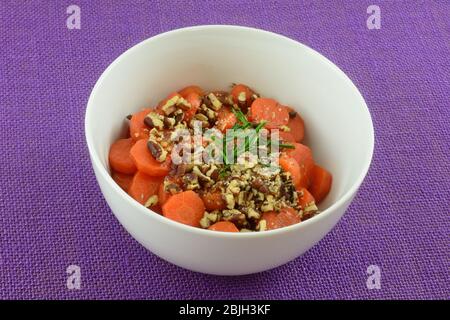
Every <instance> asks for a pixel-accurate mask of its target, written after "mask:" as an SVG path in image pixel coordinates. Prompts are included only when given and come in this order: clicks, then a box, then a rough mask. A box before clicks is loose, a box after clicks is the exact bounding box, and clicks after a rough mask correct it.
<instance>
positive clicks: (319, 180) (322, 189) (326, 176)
mask: <svg viewBox="0 0 450 320" xmlns="http://www.w3.org/2000/svg"><path fill="white" fill-rule="evenodd" d="M332 180H333V178H332V176H331V173H329V172H328V171H327V170H325V169H324V168H322V167H320V166H318V165H315V166H314V168H313V170H312V181H311V187H310V188H309V191H310V192H311V194H312V195H313V197H314V199H316V203H319V202H321V201H322V200H323V199H324V198H325V197H326V196H327V194H328V192H330V189H331V183H332Z"/></svg>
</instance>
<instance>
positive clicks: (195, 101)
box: [184, 92, 202, 121]
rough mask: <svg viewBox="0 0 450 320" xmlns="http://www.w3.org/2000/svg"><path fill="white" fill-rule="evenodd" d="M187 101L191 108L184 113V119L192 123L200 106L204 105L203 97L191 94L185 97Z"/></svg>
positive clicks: (194, 93)
mask: <svg viewBox="0 0 450 320" xmlns="http://www.w3.org/2000/svg"><path fill="white" fill-rule="evenodd" d="M185 99H186V100H187V101H188V102H189V103H190V104H191V108H190V109H189V110H186V111H185V112H184V119H185V120H186V121H190V120H191V119H192V117H194V115H195V113H196V112H197V110H198V108H200V105H201V104H202V97H201V96H200V95H199V94H198V93H196V92H191V93H189V94H188V95H187V96H186V97H185Z"/></svg>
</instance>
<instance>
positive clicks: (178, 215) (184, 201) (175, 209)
mask: <svg viewBox="0 0 450 320" xmlns="http://www.w3.org/2000/svg"><path fill="white" fill-rule="evenodd" d="M162 210H163V215H164V216H165V217H167V218H169V219H172V220H175V221H178V222H180V223H184V224H187V225H190V226H193V227H199V226H200V219H201V218H202V217H203V214H204V213H205V205H204V204H203V201H202V199H201V198H200V196H199V195H198V194H196V193H195V192H194V191H191V190H189V191H184V192H180V193H177V194H174V195H173V196H171V197H170V198H169V200H167V201H166V203H165V204H164V205H163V207H162Z"/></svg>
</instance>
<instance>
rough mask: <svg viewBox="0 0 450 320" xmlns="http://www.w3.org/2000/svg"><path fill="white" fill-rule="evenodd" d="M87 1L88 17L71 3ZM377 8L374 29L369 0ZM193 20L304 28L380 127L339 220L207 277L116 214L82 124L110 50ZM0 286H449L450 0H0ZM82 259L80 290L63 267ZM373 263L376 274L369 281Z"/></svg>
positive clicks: (60, 292) (0, 291) (186, 293)
mask: <svg viewBox="0 0 450 320" xmlns="http://www.w3.org/2000/svg"><path fill="white" fill-rule="evenodd" d="M70 4H76V5H78V6H79V7H80V8H81V29H80V30H69V29H68V28H67V27H66V18H67V17H68V14H67V13H66V8H67V7H68V6H69V5H70ZM372 4H376V5H378V6H379V7H380V9H381V29H379V30H377V29H375V30H369V29H368V28H367V26H366V20H367V18H368V16H369V14H367V12H366V10H367V7H368V6H369V5H372ZM199 24H236V25H246V26H252V27H257V28H262V29H266V30H270V31H273V32H277V33H280V34H283V35H286V36H288V37H291V38H293V39H296V40H299V41H301V42H303V43H305V44H307V45H309V46H311V47H312V48H314V49H316V50H318V51H319V52H321V53H322V54H324V55H325V56H326V57H328V58H329V59H330V60H332V61H333V62H335V63H336V64H337V65H338V66H339V67H340V68H342V69H343V70H344V72H346V73H347V74H348V75H349V77H350V78H351V79H352V80H353V81H354V82H355V84H356V85H357V86H358V88H359V89H360V90H361V92H362V94H363V96H364V97H365V99H366V101H367V104H368V106H369V108H370V111H371V114H372V117H373V121H374V126H375V133H376V144H375V154H374V159H373V164H372V167H371V169H370V172H369V174H368V176H367V178H366V180H365V181H364V183H363V185H362V187H361V190H360V192H359V194H358V196H357V197H356V198H355V201H354V202H353V203H352V205H351V207H350V209H349V210H348V212H347V213H346V215H345V216H344V218H343V219H342V220H341V222H340V223H339V224H338V225H337V227H336V228H335V229H333V231H332V232H331V233H330V234H329V235H328V236H327V237H326V238H324V239H323V240H322V241H321V242H320V243H319V244H318V245H316V246H315V247H314V248H313V249H311V250H310V251H308V252H307V253H306V254H304V255H303V256H302V257H300V258H298V259H296V260H294V261H293V262H291V263H289V264H287V265H284V266H282V267H279V268H277V269H274V270H271V271H267V272H264V273H260V274H255V275H249V276H243V277H216V276H208V275H203V274H198V273H193V272H190V271H187V270H184V269H181V268H178V267H176V266H174V265H171V264H169V263H167V262H165V261H163V260H161V259H159V258H158V257H156V256H155V255H153V254H152V253H150V252H148V251H147V250H146V249H144V248H143V247H142V246H141V245H139V244H138V243H137V242H136V241H135V240H133V238H132V237H131V236H130V235H128V234H127V233H126V232H125V231H124V229H123V228H122V227H121V225H120V224H119V222H118V221H117V220H116V219H115V218H114V216H113V215H112V213H111V211H110V209H109V208H108V206H107V204H106V202H105V201H104V199H103V197H102V195H101V193H100V190H99V187H98V186H97V183H96V181H95V178H94V175H93V171H92V169H91V165H90V161H89V158H88V152H87V148H86V143H85V138H84V129H83V128H84V126H83V121H84V112H85V108H86V103H87V99H88V96H89V94H90V91H91V89H92V87H93V85H94V84H95V82H96V80H97V79H98V77H99V76H100V74H101V73H102V72H103V70H104V69H105V68H106V67H107V66H108V65H109V64H110V63H111V62H112V60H113V59H115V58H116V57H117V56H118V55H120V54H121V53H122V52H124V51H125V50H126V49H127V48H129V47H131V46H133V45H135V44H136V43H138V42H140V41H142V40H144V39H146V38H148V37H150V36H153V35H156V34H158V33H161V32H164V31H168V30H171V29H176V28H180V27H185V26H191V25H199ZM0 26H1V28H0V30H1V32H0V37H1V43H0V102H1V104H0V116H1V119H2V124H1V125H0V132H1V140H0V145H1V150H2V153H1V155H0V168H1V173H2V181H1V184H0V200H1V207H0V210H1V211H0V248H1V250H0V298H2V299H15V298H31V299H37V298H44V299H84V298H92V299H112V298H118V299H134V298H139V299H174V298H178V299H185V298H186V299H228V298H235V299H244V298H249V299H270V298H272V299H334V298H343V299H358V298H362V299H380V298H394V299H402V298H406V299H409V298H425V299H430V298H439V299H448V298H450V286H449V284H450V276H449V270H450V268H449V267H450V263H449V262H450V257H449V231H450V219H449V212H450V209H449V205H450V196H449V195H450V161H449V159H450V125H449V124H450V121H449V119H450V99H449V93H450V83H449V75H450V63H449V60H450V58H449V57H450V52H449V51H450V3H449V2H448V1H381V0H376V1H373V0H370V1H366V0H362V1H360V0H358V1H345V2H344V1H333V2H331V1H298V0H295V1H294V0H292V1H291V0H284V1H263V0H259V1H258V0H252V1H224V0H222V1H211V0H208V1H182V0H179V1H162V0H161V1H133V2H132V3H131V4H128V3H125V2H124V3H119V2H118V1H111V2H109V1H108V2H107V1H81V0H73V1H70V2H67V1H1V2H0ZM69 265H78V266H80V268H81V288H80V290H69V289H68V288H67V286H66V279H67V274H66V268H67V267H68V266H69ZM369 265H377V266H379V267H380V269H381V289H378V290H377V289H372V290H369V289H368V288H367V286H366V280H367V277H368V274H367V272H366V271H367V267H368V266H369Z"/></svg>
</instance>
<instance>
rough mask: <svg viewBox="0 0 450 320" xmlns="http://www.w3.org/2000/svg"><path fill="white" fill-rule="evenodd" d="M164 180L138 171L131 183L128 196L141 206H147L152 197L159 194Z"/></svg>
mask: <svg viewBox="0 0 450 320" xmlns="http://www.w3.org/2000/svg"><path fill="white" fill-rule="evenodd" d="M162 180H163V179H162V178H161V177H152V176H149V175H146V174H145V173H143V172H141V171H138V172H136V174H135V175H134V177H133V180H132V181H131V185H130V188H129V190H128V194H129V195H130V196H131V197H133V198H134V199H135V200H136V201H138V202H139V203H140V204H145V203H146V202H147V200H148V199H149V198H150V197H151V196H153V195H155V194H157V193H158V188H159V185H160V184H161V182H162Z"/></svg>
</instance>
